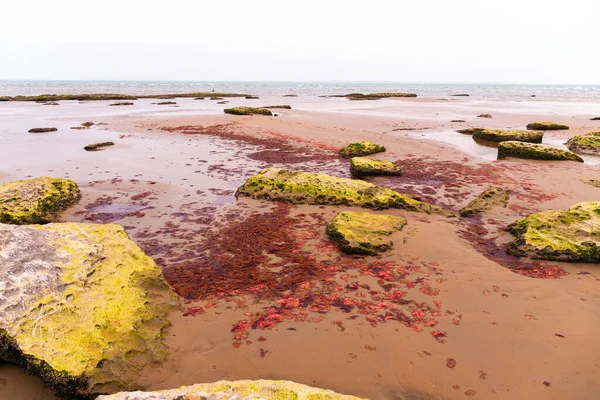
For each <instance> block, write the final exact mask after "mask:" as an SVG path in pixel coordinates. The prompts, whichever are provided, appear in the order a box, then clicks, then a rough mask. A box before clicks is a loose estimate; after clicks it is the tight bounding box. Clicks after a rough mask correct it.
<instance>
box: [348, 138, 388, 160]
mask: <svg viewBox="0 0 600 400" xmlns="http://www.w3.org/2000/svg"><path fill="white" fill-rule="evenodd" d="M384 151H385V147H384V146H382V145H380V144H375V143H373V142H371V141H370V140H363V141H362V142H356V143H351V144H349V145H348V146H346V147H343V148H342V149H340V156H341V157H343V158H352V157H361V156H368V155H369V154H375V153H381V152H384Z"/></svg>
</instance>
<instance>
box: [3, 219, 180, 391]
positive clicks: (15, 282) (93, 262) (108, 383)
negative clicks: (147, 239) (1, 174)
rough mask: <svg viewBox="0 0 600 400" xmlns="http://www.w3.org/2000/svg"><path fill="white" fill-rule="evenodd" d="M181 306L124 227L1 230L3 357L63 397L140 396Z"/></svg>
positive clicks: (69, 225)
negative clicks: (144, 376) (143, 373)
mask: <svg viewBox="0 0 600 400" xmlns="http://www.w3.org/2000/svg"><path fill="white" fill-rule="evenodd" d="M176 305H177V297H176V295H175V293H174V292H173V290H172V289H171V287H170V286H169V284H168V283H167V282H166V281H165V280H164V278H163V275H162V271H161V269H160V268H159V267H158V266H157V265H156V263H155V262H154V261H153V260H152V259H151V258H150V257H148V256H146V255H145V254H144V253H143V251H142V250H141V249H140V248H139V247H138V246H137V245H136V244H135V243H133V242H132V241H131V240H129V238H128V236H127V234H126V233H125V231H124V229H123V228H122V227H121V226H118V225H95V224H78V223H66V224H48V225H27V226H18V225H6V224H0V359H2V360H6V361H9V362H12V363H15V364H17V365H20V366H21V367H24V368H27V369H28V371H29V372H31V373H33V374H35V375H38V376H40V377H41V378H42V379H43V380H44V381H45V382H46V383H47V384H48V385H50V386H51V387H52V388H53V389H54V390H55V391H56V392H57V394H58V395H61V396H65V397H66V398H72V397H74V396H76V395H82V394H83V395H86V394H90V393H102V392H104V393H106V392H107V391H109V392H115V391H118V390H131V389H136V388H137V385H136V384H135V382H136V378H137V376H138V374H139V371H140V370H141V368H142V367H144V366H145V365H147V364H149V363H151V362H160V361H162V360H163V359H164V356H165V351H166V349H165V347H164V345H163V343H162V335H163V329H165V328H166V326H168V321H167V313H168V311H169V310H171V309H173V308H174V307H176Z"/></svg>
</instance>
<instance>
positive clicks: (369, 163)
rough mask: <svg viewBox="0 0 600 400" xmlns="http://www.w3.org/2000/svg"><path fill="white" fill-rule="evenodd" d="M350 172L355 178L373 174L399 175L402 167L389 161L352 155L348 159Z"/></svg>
mask: <svg viewBox="0 0 600 400" xmlns="http://www.w3.org/2000/svg"><path fill="white" fill-rule="evenodd" d="M350 173H351V174H352V176H353V177H355V178H360V177H363V176H373V175H392V176H399V175H402V168H400V167H399V166H397V165H396V164H394V163H392V162H389V161H383V160H371V159H370V158H366V157H352V159H351V160H350Z"/></svg>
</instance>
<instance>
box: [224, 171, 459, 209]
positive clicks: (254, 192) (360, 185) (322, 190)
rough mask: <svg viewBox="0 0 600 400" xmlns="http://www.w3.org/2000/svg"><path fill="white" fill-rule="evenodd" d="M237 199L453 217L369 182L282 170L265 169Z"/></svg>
mask: <svg viewBox="0 0 600 400" xmlns="http://www.w3.org/2000/svg"><path fill="white" fill-rule="evenodd" d="M237 196H247V197H252V198H255V199H266V200H275V201H287V202H290V203H294V204H322V205H346V206H359V207H365V208H372V209H376V210H381V209H386V208H402V209H406V210H409V211H420V212H425V213H428V214H430V213H440V214H444V215H453V214H452V213H451V212H450V211H448V210H445V209H443V208H441V207H437V206H433V205H431V204H427V203H423V202H420V201H417V200H415V199H413V198H410V197H408V196H405V195H403V194H400V193H398V192H395V191H393V190H391V189H388V188H384V187H381V186H375V185H373V184H371V183H368V182H365V181H361V180H355V179H347V178H337V177H335V176H329V175H324V174H311V173H308V172H301V171H288V170H285V169H279V168H266V169H263V170H262V171H260V172H259V173H258V174H256V175H254V176H253V177H251V178H250V179H248V180H247V181H246V183H244V184H243V185H242V186H240V187H239V188H238V190H237V192H236V197H237Z"/></svg>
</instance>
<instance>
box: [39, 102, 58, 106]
mask: <svg viewBox="0 0 600 400" xmlns="http://www.w3.org/2000/svg"><path fill="white" fill-rule="evenodd" d="M42 105H43V106H58V105H59V104H58V103H57V102H55V101H48V102H46V103H42Z"/></svg>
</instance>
